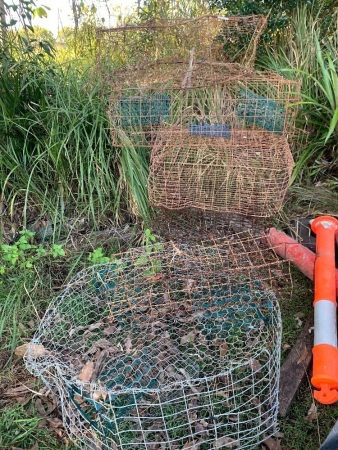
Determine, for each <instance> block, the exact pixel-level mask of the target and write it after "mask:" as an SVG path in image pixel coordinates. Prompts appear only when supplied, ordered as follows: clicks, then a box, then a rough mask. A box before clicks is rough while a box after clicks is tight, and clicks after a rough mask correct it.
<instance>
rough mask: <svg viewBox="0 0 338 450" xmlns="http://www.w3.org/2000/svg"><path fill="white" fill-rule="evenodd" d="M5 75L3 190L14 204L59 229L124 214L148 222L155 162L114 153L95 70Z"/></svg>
mask: <svg viewBox="0 0 338 450" xmlns="http://www.w3.org/2000/svg"><path fill="white" fill-rule="evenodd" d="M2 69H3V70H2V71H1V75H0V93H1V95H0V129H1V130H3V132H2V134H1V136H0V185H1V195H2V199H3V200H4V201H5V203H6V204H7V205H12V208H14V205H15V204H16V202H17V201H19V200H20V202H21V203H23V205H24V207H23V211H24V221H25V220H27V214H28V213H29V211H30V209H31V208H34V209H35V210H37V211H40V212H41V213H44V214H46V213H48V214H49V215H50V216H51V217H52V218H53V220H54V222H62V221H63V220H64V219H65V217H70V216H72V217H79V216H81V217H83V216H85V217H88V218H89V219H90V220H91V222H93V223H94V224H96V225H97V224H99V222H100V217H102V216H103V215H113V216H114V219H116V220H119V219H121V218H122V216H123V213H124V211H129V212H130V211H132V214H134V215H135V216H141V217H143V218H147V217H148V216H149V206H148V201H147V189H146V185H147V167H148V165H147V163H146V162H147V158H148V155H147V154H146V153H145V152H144V151H143V150H142V151H141V150H137V149H134V148H130V146H127V145H126V146H125V147H124V148H123V149H117V148H114V147H113V146H112V144H111V139H110V130H109V128H110V124H109V120H108V115H107V109H108V102H107V98H106V97H105V96H102V95H100V92H99V87H100V86H99V80H95V78H94V77H93V74H92V72H91V70H90V69H88V70H86V71H83V72H80V71H77V70H76V69H74V68H69V67H68V68H63V67H60V66H56V65H55V64H49V65H48V66H41V65H38V64H36V63H32V62H30V63H29V64H28V63H26V62H13V63H12V64H8V65H7V66H6V67H4V66H3V67H2Z"/></svg>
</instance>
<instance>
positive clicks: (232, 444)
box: [215, 436, 239, 448]
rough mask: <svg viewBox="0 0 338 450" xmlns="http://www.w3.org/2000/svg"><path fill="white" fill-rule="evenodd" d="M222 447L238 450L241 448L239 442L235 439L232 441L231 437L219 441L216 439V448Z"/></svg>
mask: <svg viewBox="0 0 338 450" xmlns="http://www.w3.org/2000/svg"><path fill="white" fill-rule="evenodd" d="M221 447H225V448H238V447H239V442H238V441H236V440H235V439H232V438H230V437H227V436H224V437H221V438H219V439H216V441H215V448H221Z"/></svg>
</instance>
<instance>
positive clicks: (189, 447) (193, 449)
mask: <svg viewBox="0 0 338 450" xmlns="http://www.w3.org/2000/svg"><path fill="white" fill-rule="evenodd" d="M199 448H200V445H199V444H198V443H196V442H195V441H188V442H186V443H185V444H184V445H183V447H182V450H198V449H199Z"/></svg>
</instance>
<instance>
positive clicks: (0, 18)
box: [0, 0, 6, 45]
mask: <svg viewBox="0 0 338 450" xmlns="http://www.w3.org/2000/svg"><path fill="white" fill-rule="evenodd" d="M5 25H6V10H5V1H4V0H0V43H1V44H2V45H4V44H5V40H6V26H5Z"/></svg>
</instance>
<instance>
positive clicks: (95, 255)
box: [88, 247, 110, 264]
mask: <svg viewBox="0 0 338 450" xmlns="http://www.w3.org/2000/svg"><path fill="white" fill-rule="evenodd" d="M88 261H89V262H90V263H91V264H105V263H107V262H109V261H110V258H109V256H107V255H106V254H105V253H104V251H103V249H102V247H98V248H96V249H95V250H93V251H92V252H90V253H89V256H88Z"/></svg>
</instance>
